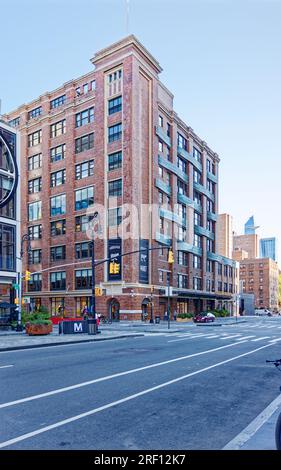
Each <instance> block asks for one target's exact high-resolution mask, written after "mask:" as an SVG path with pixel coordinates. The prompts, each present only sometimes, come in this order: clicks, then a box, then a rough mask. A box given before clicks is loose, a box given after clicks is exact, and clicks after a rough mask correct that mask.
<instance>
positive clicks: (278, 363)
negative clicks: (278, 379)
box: [266, 359, 281, 450]
mask: <svg viewBox="0 0 281 470" xmlns="http://www.w3.org/2000/svg"><path fill="white" fill-rule="evenodd" d="M266 362H270V363H272V364H274V365H275V367H276V368H277V369H278V370H279V371H280V372H281V359H275V360H274V361H268V360H267V361H266ZM280 392H281V387H280ZM275 444H276V448H277V450H281V412H280V413H279V416H278V418H277V421H276V425H275Z"/></svg>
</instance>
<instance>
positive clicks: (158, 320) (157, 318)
mask: <svg viewBox="0 0 281 470" xmlns="http://www.w3.org/2000/svg"><path fill="white" fill-rule="evenodd" d="M155 323H160V317H159V315H156V316H155Z"/></svg>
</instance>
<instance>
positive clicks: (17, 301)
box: [14, 297, 19, 305]
mask: <svg viewBox="0 0 281 470" xmlns="http://www.w3.org/2000/svg"><path fill="white" fill-rule="evenodd" d="M14 303H15V304H16V305H18V304H19V299H18V298H17V297H16V298H15V300H14Z"/></svg>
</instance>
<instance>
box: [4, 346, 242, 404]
mask: <svg viewBox="0 0 281 470" xmlns="http://www.w3.org/2000/svg"><path fill="white" fill-rule="evenodd" d="M237 344H240V343H232V344H227V345H225V346H219V347H217V348H213V349H208V350H207V351H200V352H198V353H194V354H188V355H187V356H180V357H177V358H175V359H169V360H167V361H164V362H156V363H154V364H150V365H148V366H144V367H138V368H137V369H130V370H126V371H124V372H118V373H116V374H112V375H106V376H104V377H100V378H98V379H93V380H89V381H88V382H81V383H78V384H75V385H70V386H68V387H63V388H59V389H56V390H51V391H50V392H45V393H40V394H38V395H32V396H29V397H26V398H21V399H19V400H14V401H10V402H7V403H1V404H0V409H1V408H7V407H8V406H13V405H18V404H20V403H25V402H27V401H31V400H37V399H39V398H44V397H49V396H51V395H56V394H58V393H64V392H67V391H69V390H75V389H77V388H81V387H85V386H87V385H92V384H95V383H99V382H103V381H105V380H110V379H114V378H116V377H122V376H124V375H129V374H134V373H136V372H141V371H143V370H148V369H152V368H154V367H160V366H163V365H166V364H171V363H173V362H178V361H183V360H185V359H189V358H191V357H196V356H201V355H204V354H209V353H211V352H215V351H220V350H222V349H225V348H228V347H231V346H237Z"/></svg>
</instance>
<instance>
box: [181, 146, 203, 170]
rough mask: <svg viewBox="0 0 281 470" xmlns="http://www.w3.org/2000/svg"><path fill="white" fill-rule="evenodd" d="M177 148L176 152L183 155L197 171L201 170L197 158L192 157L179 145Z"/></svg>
mask: <svg viewBox="0 0 281 470" xmlns="http://www.w3.org/2000/svg"><path fill="white" fill-rule="evenodd" d="M177 150H178V154H179V155H180V156H181V157H183V158H184V159H185V160H187V161H188V162H190V163H192V165H193V166H195V168H197V169H198V170H199V171H202V165H201V163H200V162H198V160H196V158H194V157H193V155H191V154H190V153H188V152H187V151H186V150H184V149H183V148H182V147H179V146H178V149H177Z"/></svg>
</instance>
